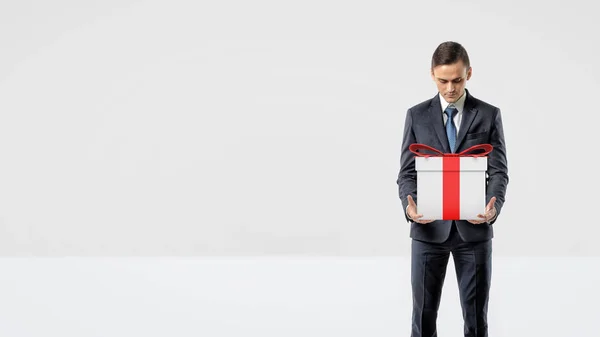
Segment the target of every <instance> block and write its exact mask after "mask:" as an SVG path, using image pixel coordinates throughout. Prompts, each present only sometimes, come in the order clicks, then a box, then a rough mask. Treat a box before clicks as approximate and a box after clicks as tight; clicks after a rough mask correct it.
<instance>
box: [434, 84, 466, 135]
mask: <svg viewBox="0 0 600 337" xmlns="http://www.w3.org/2000/svg"><path fill="white" fill-rule="evenodd" d="M439 96H440V104H441V105H442V115H443V116H444V126H446V123H447V122H448V115H446V114H445V113H444V110H446V108H447V107H448V105H450V103H448V102H446V100H445V99H444V96H442V94H441V93H440V94H439ZM466 98H467V92H466V91H465V92H464V93H463V95H462V96H460V98H459V99H458V101H456V102H455V103H452V105H453V106H454V107H455V108H456V110H458V112H457V113H455V114H454V116H452V119H453V120H454V125H456V134H457V135H458V130H459V129H460V122H461V120H462V114H463V110H464V108H465V99H466Z"/></svg>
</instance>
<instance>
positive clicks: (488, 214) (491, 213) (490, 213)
mask: <svg viewBox="0 0 600 337" xmlns="http://www.w3.org/2000/svg"><path fill="white" fill-rule="evenodd" d="M495 203H496V197H492V199H490V202H489V203H488V204H487V206H486V207H485V214H477V217H478V218H481V219H482V220H467V221H469V222H470V223H472V224H474V225H479V224H482V223H484V222H488V221H490V220H491V219H493V218H494V217H495V216H496V207H495V206H494V204H495Z"/></svg>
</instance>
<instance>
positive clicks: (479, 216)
mask: <svg viewBox="0 0 600 337" xmlns="http://www.w3.org/2000/svg"><path fill="white" fill-rule="evenodd" d="M477 217H478V218H483V219H486V218H487V216H485V215H483V214H477Z"/></svg>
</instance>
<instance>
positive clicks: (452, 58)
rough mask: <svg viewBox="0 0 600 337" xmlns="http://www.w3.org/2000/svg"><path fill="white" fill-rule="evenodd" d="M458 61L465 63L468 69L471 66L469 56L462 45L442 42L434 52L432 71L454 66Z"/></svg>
mask: <svg viewBox="0 0 600 337" xmlns="http://www.w3.org/2000/svg"><path fill="white" fill-rule="evenodd" d="M458 61H463V63H464V64H465V66H466V67H467V69H469V67H470V66H471V65H470V62H469V54H467V51H466V50H465V48H464V47H463V46H462V45H461V44H460V43H458V42H454V41H446V42H442V43H441V44H440V45H439V46H438V47H437V48H436V49H435V51H434V52H433V57H432V58H431V69H433V68H435V67H437V66H441V65H447V64H454V63H456V62H458Z"/></svg>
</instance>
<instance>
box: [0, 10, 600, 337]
mask: <svg viewBox="0 0 600 337" xmlns="http://www.w3.org/2000/svg"><path fill="white" fill-rule="evenodd" d="M594 6H596V5H595V3H593V2H588V1H584V0H577V1H568V2H566V1H562V2H558V1H545V2H541V1H538V2H537V3H536V2H535V1H503V2H495V3H489V2H487V3H483V2H475V1H428V2H416V1H410V2H408V1H407V2H398V1H368V2H367V1H363V2H357V1H328V0H319V1H296V2H291V1H270V2H267V1H212V2H206V1H205V2H201V1H187V2H186V1H177V0H174V1H169V2H166V1H114V0H112V1H110V0H109V1H107V0H103V1H66V0H60V1H59V0H57V1H41V0H35V1H28V2H25V1H6V0H3V1H1V2H0V48H1V52H0V255H1V256H3V258H2V259H0V270H1V271H2V272H1V273H0V298H1V299H2V300H1V301H0V335H1V336H4V335H6V336H11V337H12V336H15V337H21V336H127V337H129V336H138V335H139V336H141V335H144V336H197V335H206V336H240V335H244V336H261V337H262V336H309V335H310V336H315V337H317V336H334V335H339V336H341V335H344V336H371V335H377V336H399V335H408V331H409V329H410V275H409V272H410V268H409V260H408V256H409V253H410V239H409V237H408V224H407V223H406V221H405V219H404V217H403V211H402V209H401V208H402V207H401V203H400V200H399V199H398V192H397V186H396V177H397V174H398V170H399V156H400V147H401V138H402V130H403V122H404V118H405V112H406V110H407V109H408V108H409V107H410V106H413V105H415V104H416V103H419V102H421V101H424V100H426V99H429V98H431V97H433V96H434V95H435V94H436V88H435V85H434V83H433V82H432V81H431V79H430V77H429V66H430V60H431V55H432V53H433V51H434V49H435V48H436V47H437V45H438V44H439V43H441V42H444V41H447V40H454V41H458V42H460V43H462V44H463V45H464V46H465V47H466V49H467V51H468V52H469V55H470V57H471V63H472V66H473V77H472V79H471V81H469V83H468V85H467V88H468V89H470V91H471V93H472V94H473V95H474V96H475V97H478V98H480V99H482V100H484V101H487V102H489V103H492V104H494V105H496V106H498V107H500V108H501V109H502V114H503V121H504V127H505V136H506V142H507V151H508V162H509V175H510V183H509V186H508V193H507V196H506V204H505V206H504V208H503V212H502V214H501V217H500V218H499V219H498V221H497V222H496V224H495V225H494V226H495V233H496V237H495V239H494V271H493V275H494V276H493V285H492V298H491V302H490V332H491V334H493V336H496V337H499V336H521V335H522V336H529V335H540V336H552V335H553V336H583V335H590V336H591V335H594V334H595V333H594V330H597V329H595V327H594V325H593V324H594V322H595V321H594V318H596V317H598V316H600V315H599V314H598V309H597V308H596V306H597V303H598V302H599V301H600V293H599V292H598V290H597V287H596V285H597V284H598V282H599V281H600V280H599V279H598V276H599V275H600V273H598V266H599V265H600V264H599V263H598V261H597V258H595V257H593V256H598V254H599V253H600V248H599V247H600V246H599V245H598V244H597V237H598V234H599V230H598V227H597V214H596V213H597V212H596V211H597V208H598V206H597V200H598V197H597V196H596V191H597V190H598V183H597V177H596V172H597V166H596V165H595V164H594V163H595V162H597V154H596V153H597V151H596V149H595V146H596V143H597V142H596V137H595V136H596V135H597V134H598V131H597V129H598V127H597V124H596V123H597V122H598V118H597V116H598V111H599V109H598V105H597V102H596V97H597V95H598V92H599V89H600V71H599V70H598V59H600V57H599V56H600V55H599V53H600V49H599V47H598V43H597V35H596V34H597V32H598V31H600V23H598V20H596V17H595V13H597V10H596V8H594ZM256 255H265V256H264V257H257V256H256ZM289 255H295V256H297V255H301V256H304V257H294V256H289ZM307 255H310V256H311V257H308V256H307ZM99 256H104V258H102V257H99ZM111 256H112V257H113V258H110V257H111ZM125 256H129V257H128V258H126V257H125ZM132 256H143V257H140V258H134V257H132ZM167 256H179V257H178V258H177V257H172V258H168V257H167ZM186 256H187V257H186ZM225 256H235V257H232V258H231V260H229V259H228V258H226V257H225ZM326 256H338V257H337V258H335V257H326ZM349 256H362V257H359V258H350V257H349ZM369 256H378V257H369ZM381 256H395V257H391V258H389V257H381ZM23 257H26V258H23ZM51 257H52V258H51ZM204 258H206V260H204ZM263 258H264V259H263ZM452 269H453V265H452V261H450V264H449V266H448V274H447V281H446V286H445V288H444V294H443V299H442V305H441V308H440V319H439V331H440V335H442V334H443V335H444V336H450V335H457V334H459V333H460V332H461V331H462V320H461V317H460V308H459V304H458V294H457V286H456V280H455V275H454V273H453V271H452Z"/></svg>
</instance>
